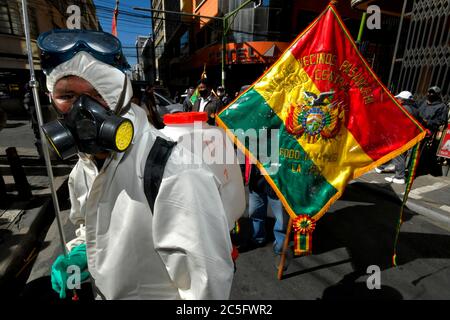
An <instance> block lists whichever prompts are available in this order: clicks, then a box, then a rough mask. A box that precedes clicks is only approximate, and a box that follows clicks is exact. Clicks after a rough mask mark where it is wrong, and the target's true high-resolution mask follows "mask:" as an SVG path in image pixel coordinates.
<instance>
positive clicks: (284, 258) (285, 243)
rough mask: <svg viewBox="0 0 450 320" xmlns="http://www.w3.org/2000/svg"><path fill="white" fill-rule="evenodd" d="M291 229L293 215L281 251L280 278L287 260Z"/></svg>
mask: <svg viewBox="0 0 450 320" xmlns="http://www.w3.org/2000/svg"><path fill="white" fill-rule="evenodd" d="M291 230H292V217H289V222H288V225H287V230H286V236H285V237H284V244H283V251H282V252H281V261H280V264H279V265H278V280H281V278H282V277H283V267H284V263H285V262H286V250H287V249H288V247H289V238H290V236H291Z"/></svg>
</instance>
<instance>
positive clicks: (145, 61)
mask: <svg viewBox="0 0 450 320" xmlns="http://www.w3.org/2000/svg"><path fill="white" fill-rule="evenodd" d="M136 54H137V66H138V67H137V68H136V70H135V71H133V74H135V75H134V76H133V79H134V80H142V81H147V82H149V83H154V82H155V80H156V70H155V48H154V42H153V37H151V36H138V37H137V40H136Z"/></svg>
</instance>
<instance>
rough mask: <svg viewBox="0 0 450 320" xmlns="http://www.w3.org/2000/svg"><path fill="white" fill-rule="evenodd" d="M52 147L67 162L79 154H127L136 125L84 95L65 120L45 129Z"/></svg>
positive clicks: (47, 124) (44, 126) (46, 126)
mask: <svg viewBox="0 0 450 320" xmlns="http://www.w3.org/2000/svg"><path fill="white" fill-rule="evenodd" d="M42 131H43V132H44V134H45V136H46V137H47V140H48V141H49V143H50V145H51V146H52V147H53V149H54V150H55V151H56V153H57V154H58V156H59V157H60V158H61V159H63V160H65V159H68V158H70V157H72V156H74V155H76V154H77V153H78V152H84V153H87V154H96V153H99V152H104V151H117V152H123V151H125V150H126V149H127V148H128V147H129V146H130V144H131V140H132V139H133V134H134V127H133V123H132V122H131V121H130V120H128V119H125V118H123V117H119V116H117V115H116V114H114V112H112V111H111V110H108V109H105V108H104V107H103V106H102V105H100V104H99V103H98V102H97V101H95V100H94V99H92V98H90V97H89V96H87V95H81V96H80V97H79V98H78V99H77V100H76V101H75V103H74V104H73V106H72V109H71V110H70V111H69V112H68V113H67V114H65V115H64V119H63V120H55V121H52V122H49V123H46V124H45V125H43V126H42Z"/></svg>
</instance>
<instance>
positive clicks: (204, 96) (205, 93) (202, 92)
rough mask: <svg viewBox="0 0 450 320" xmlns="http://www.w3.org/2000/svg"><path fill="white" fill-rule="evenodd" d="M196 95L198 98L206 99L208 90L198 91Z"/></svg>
mask: <svg viewBox="0 0 450 320" xmlns="http://www.w3.org/2000/svg"><path fill="white" fill-rule="evenodd" d="M198 93H199V94H200V96H202V97H203V98H206V97H207V96H208V90H206V89H203V90H198Z"/></svg>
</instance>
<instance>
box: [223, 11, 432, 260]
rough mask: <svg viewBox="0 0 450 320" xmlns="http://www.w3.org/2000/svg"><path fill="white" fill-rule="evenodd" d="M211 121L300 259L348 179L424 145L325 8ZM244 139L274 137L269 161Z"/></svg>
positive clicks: (336, 17) (411, 122)
mask: <svg viewBox="0 0 450 320" xmlns="http://www.w3.org/2000/svg"><path fill="white" fill-rule="evenodd" d="M217 121H218V124H219V125H220V126H222V127H223V128H225V129H232V131H227V132H228V133H229V134H231V135H233V138H235V141H236V143H237V144H238V146H239V147H240V148H241V149H243V150H245V152H246V154H247V155H249V156H250V158H251V159H252V160H253V161H255V162H257V165H258V167H259V168H260V170H261V171H262V172H263V173H264V174H265V178H266V179H267V181H268V182H269V183H270V185H271V186H272V187H273V189H274V190H275V192H276V193H277V195H278V197H279V198H280V200H281V201H282V203H283V205H284V207H285V209H286V210H287V212H288V213H289V215H290V216H291V218H292V219H293V225H292V226H293V228H294V230H295V240H296V241H295V246H296V248H295V249H296V250H295V251H296V254H307V253H310V250H311V233H312V231H313V230H314V227H315V222H316V221H317V220H318V219H319V218H320V217H322V216H323V215H324V214H325V212H327V210H328V209H329V207H330V206H331V204H332V203H333V202H334V201H336V200H337V199H338V198H339V197H340V196H341V195H342V194H343V192H344V188H345V186H346V185H347V183H348V182H349V181H350V180H352V179H355V178H357V177H359V176H361V175H362V174H364V173H366V172H368V171H370V170H372V169H374V168H375V167H377V166H379V165H381V164H383V163H385V162H387V161H388V160H390V159H392V158H394V157H396V156H398V155H400V154H401V153H403V152H405V151H406V150H408V149H410V148H411V147H413V146H414V145H416V144H417V143H418V142H419V141H420V140H422V139H423V138H424V136H425V132H424V130H423V128H422V127H421V126H420V125H419V124H418V123H417V122H416V121H415V120H414V118H413V117H412V116H411V115H410V114H409V113H408V112H407V111H405V109H404V108H403V107H402V106H400V105H399V104H398V102H397V101H396V100H395V98H394V97H393V96H392V94H391V93H390V92H389V91H388V90H387V89H386V88H385V87H384V86H383V84H382V83H381V81H380V80H379V79H378V78H377V76H376V75H375V74H374V72H373V71H372V70H371V69H370V67H369V65H368V64H367V62H366V61H365V60H364V58H363V57H362V56H361V54H360V53H359V51H358V49H357V47H356V45H355V43H354V41H353V40H352V38H351V36H350V34H349V32H348V30H347V29H346V27H345V26H344V23H343V22H342V20H341V18H340V17H339V15H338V13H337V11H336V9H335V8H334V6H333V5H331V4H330V5H329V6H328V7H327V8H326V9H325V10H324V11H323V12H322V13H321V14H320V16H319V17H318V18H317V19H316V20H315V21H314V22H313V23H312V24H311V25H310V26H309V27H308V28H307V29H306V30H305V31H304V32H303V33H302V34H300V35H299V36H298V37H297V39H295V41H294V42H293V43H292V45H291V46H290V47H289V48H288V49H287V50H286V52H284V54H283V55H282V56H281V57H280V59H279V60H278V61H277V62H276V63H275V64H274V65H273V66H272V67H271V68H270V69H269V70H268V71H267V72H266V73H264V74H263V75H262V76H261V77H260V78H259V79H258V80H257V81H256V82H255V83H253V85H251V86H250V87H249V88H248V89H247V91H245V92H244V93H243V94H241V95H240V96H239V97H238V98H237V99H236V100H235V101H234V102H233V103H231V104H230V105H229V106H228V108H226V109H225V110H223V111H222V112H221V113H220V114H219V116H218V120H217ZM237 129H242V130H237ZM252 130H253V131H255V130H256V132H260V133H266V137H267V135H268V136H269V137H270V135H271V134H272V136H275V139H277V142H278V147H277V150H276V151H278V157H275V160H274V156H273V155H271V156H269V157H262V155H261V154H260V152H257V151H255V150H256V149H255V148H253V149H252V148H251V147H250V145H251V144H252V137H251V136H252V135H246V134H245V132H249V131H252ZM238 131H239V132H240V133H239V134H237V132H238ZM264 138H265V137H263V136H261V135H257V137H256V139H254V141H253V142H256V144H259V148H260V151H261V145H264V143H266V146H265V147H263V148H262V149H264V148H266V149H267V150H271V148H272V146H271V144H273V143H274V140H271V139H267V142H266V141H264V140H262V139H264Z"/></svg>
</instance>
